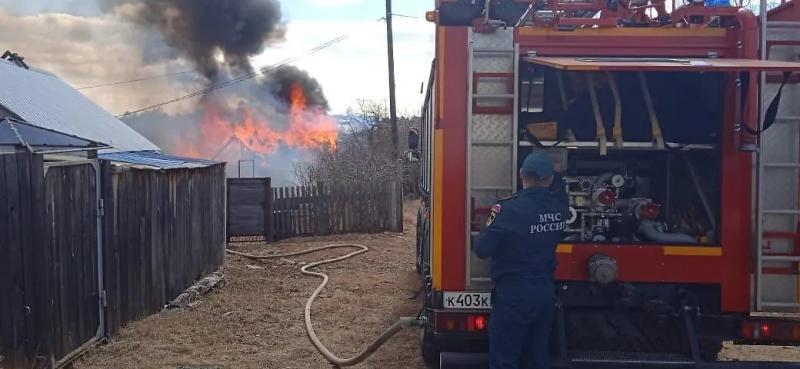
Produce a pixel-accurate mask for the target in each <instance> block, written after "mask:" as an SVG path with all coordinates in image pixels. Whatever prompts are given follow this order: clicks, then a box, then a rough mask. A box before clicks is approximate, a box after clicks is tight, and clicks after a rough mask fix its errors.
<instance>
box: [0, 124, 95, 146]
mask: <svg viewBox="0 0 800 369" xmlns="http://www.w3.org/2000/svg"><path fill="white" fill-rule="evenodd" d="M0 145H8V146H17V145H24V146H27V147H37V148H38V147H55V148H91V147H95V148H97V147H104V146H106V145H105V144H103V143H99V142H93V141H89V140H84V139H82V138H79V137H75V136H71V135H68V134H64V133H61V132H56V131H52V130H49V129H45V128H42V127H39V126H34V125H31V124H28V123H25V122H19V121H16V120H13V119H9V118H4V119H0Z"/></svg>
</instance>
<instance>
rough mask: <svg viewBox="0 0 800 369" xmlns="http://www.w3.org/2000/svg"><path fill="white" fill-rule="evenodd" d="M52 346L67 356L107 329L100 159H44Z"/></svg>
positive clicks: (60, 355)
mask: <svg viewBox="0 0 800 369" xmlns="http://www.w3.org/2000/svg"><path fill="white" fill-rule="evenodd" d="M44 171H45V176H44V184H45V186H44V187H45V196H44V202H45V209H46V210H45V211H46V219H47V227H48V230H47V233H48V240H47V241H46V242H45V245H46V246H47V249H48V250H47V257H48V258H49V259H48V260H47V261H46V263H45V265H46V268H47V271H46V272H45V273H46V275H48V276H49V277H50V278H49V279H50V283H51V284H50V285H51V286H52V288H51V289H50V294H51V296H53V298H52V300H51V305H50V309H51V311H50V319H51V320H52V327H53V328H52V329H53V332H52V333H53V334H52V345H53V347H52V349H53V351H52V352H53V353H54V356H55V360H56V361H58V362H66V361H69V360H71V359H72V357H73V356H74V355H75V354H77V353H79V352H81V351H82V350H83V348H84V347H86V346H88V345H90V344H92V343H93V342H95V341H96V340H98V339H100V338H102V337H103V335H104V334H105V331H104V330H105V326H104V324H105V323H104V322H105V316H104V315H105V311H104V308H103V302H104V289H103V268H102V260H103V255H102V247H101V246H102V236H101V233H100V229H101V227H102V219H101V217H102V213H101V212H102V208H101V205H102V203H101V201H100V200H99V199H100V192H99V190H100V186H99V183H100V181H99V174H100V170H99V163H98V161H97V160H80V161H69V162H56V163H45V165H44Z"/></svg>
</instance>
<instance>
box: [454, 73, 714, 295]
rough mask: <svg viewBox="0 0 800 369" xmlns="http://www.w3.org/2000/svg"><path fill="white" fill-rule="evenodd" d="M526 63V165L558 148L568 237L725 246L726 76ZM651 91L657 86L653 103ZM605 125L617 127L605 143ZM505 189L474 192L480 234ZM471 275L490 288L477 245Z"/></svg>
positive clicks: (521, 133) (573, 241)
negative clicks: (723, 149)
mask: <svg viewBox="0 0 800 369" xmlns="http://www.w3.org/2000/svg"><path fill="white" fill-rule="evenodd" d="M523 65H524V66H521V68H520V69H521V76H520V86H519V87H520V91H521V93H520V101H519V102H518V106H519V111H518V120H517V121H518V123H517V130H518V135H517V137H518V145H517V147H516V153H517V157H516V160H515V162H516V163H517V168H516V169H517V170H518V169H519V165H521V163H522V161H523V160H524V158H525V156H526V155H527V154H528V153H530V152H531V151H533V150H546V151H548V152H550V153H551V154H552V155H553V156H554V158H555V160H556V162H557V163H558V164H557V165H558V167H559V169H560V171H561V173H562V175H563V180H564V190H565V191H566V192H567V193H568V195H569V199H570V214H569V215H568V217H567V219H566V227H565V232H564V236H563V240H562V242H563V243H564V244H570V245H581V244H606V245H618V246H620V247H627V246H634V247H640V246H654V247H655V246H695V247H703V246H709V247H713V246H720V245H721V242H720V238H721V237H720V226H719V225H720V224H721V218H720V217H721V211H720V209H721V203H720V202H721V188H722V186H721V178H722V173H721V170H722V169H721V168H722V157H721V148H720V140H721V139H720V136H721V131H722V124H723V121H724V120H725V119H723V118H726V117H723V111H724V109H723V107H724V104H723V94H724V93H723V92H724V90H725V88H724V86H725V84H726V75H725V74H723V73H689V72H646V73H641V74H640V73H638V72H615V73H608V74H605V73H591V72H561V71H555V70H554V69H552V68H547V67H541V66H535V67H534V66H530V65H528V64H524V63H523ZM589 73H591V74H593V75H594V78H593V79H591V80H590V79H588V78H587V75H588V74H589ZM642 80H644V81H645V83H644V84H643V83H642ZM612 81H613V82H612ZM590 82H591V83H590ZM612 83H613V88H612ZM645 86H646V87H647V88H646V89H644V87H645ZM589 87H591V88H592V89H594V94H591V93H589ZM644 91H648V92H652V93H651V94H650V98H649V100H651V102H652V104H648V103H647V101H645V100H648V99H646V98H644V95H645V92H644ZM592 95H594V96H592ZM592 100H593V101H592ZM595 105H596V106H595ZM618 111H619V113H618ZM728 123H730V122H728ZM600 125H601V126H602V127H604V129H605V132H606V133H607V134H606V135H604V136H603V137H605V139H606V140H607V147H606V148H605V150H603V149H602V148H601V142H600V139H599V137H600V136H599V135H598V134H597V130H598V128H599V127H598V126H600ZM656 125H657V127H658V128H657V129H654V127H655V126H656ZM620 128H621V130H620ZM654 131H658V132H655V133H654ZM656 135H660V136H661V137H662V139H663V144H660V143H659V141H658V140H657V139H656V137H654V136H656ZM473 178H474V177H473ZM519 188H521V182H520V181H519V180H517V189H519ZM504 196H507V194H505V193H503V192H502V191H497V192H495V193H492V194H488V193H487V192H486V191H482V192H475V193H474V194H473V198H472V206H473V209H472V212H471V213H472V221H471V224H472V235H473V237H474V236H475V235H477V232H478V231H479V230H480V229H482V227H483V226H484V224H485V220H486V215H487V214H488V207H490V206H491V205H492V204H494V202H495V201H497V199H499V198H502V197H504ZM576 247H577V246H576ZM601 261H602V262H603V263H606V264H608V265H610V266H611V267H613V268H614V270H612V271H611V272H612V273H613V274H614V275H613V276H611V277H610V280H608V281H606V282H611V281H614V280H615V279H616V274H617V271H616V268H618V267H619V268H625V267H627V266H626V265H619V266H617V265H616V264H615V263H616V262H615V261H614V260H601ZM642 262H647V261H646V260H643V261H642ZM587 267H589V265H587ZM469 273H470V283H469V288H470V289H472V290H485V289H486V288H488V287H490V286H489V278H488V277H489V270H488V265H487V263H486V262H485V261H483V260H480V259H478V258H477V257H476V256H475V255H474V254H472V253H470V261H469Z"/></svg>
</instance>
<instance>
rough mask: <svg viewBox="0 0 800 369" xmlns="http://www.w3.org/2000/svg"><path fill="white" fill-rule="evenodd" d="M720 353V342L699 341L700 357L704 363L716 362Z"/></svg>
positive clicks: (710, 340) (714, 340)
mask: <svg viewBox="0 0 800 369" xmlns="http://www.w3.org/2000/svg"><path fill="white" fill-rule="evenodd" d="M721 351H722V341H720V340H716V339H700V357H702V358H703V360H705V361H716V360H717V357H718V356H719V353H720V352H721Z"/></svg>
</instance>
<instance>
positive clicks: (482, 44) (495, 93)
mask: <svg viewBox="0 0 800 369" xmlns="http://www.w3.org/2000/svg"><path fill="white" fill-rule="evenodd" d="M497 32H504V31H503V30H498V31H497ZM507 36H509V37H506V38H503V35H502V34H497V33H496V34H494V36H493V35H492V34H477V33H475V32H473V31H472V30H470V31H469V36H468V39H469V47H468V60H467V74H468V76H467V88H468V89H469V93H468V94H467V122H466V123H467V124H466V125H467V127H466V132H467V134H466V139H467V150H466V157H467V168H466V169H467V173H466V190H467V191H466V192H467V194H466V199H465V206H466V209H467V219H466V224H465V232H466V237H467V240H468V246H469V244H471V240H472V238H473V237H474V236H476V235H477V232H473V231H472V229H471V228H472V227H471V225H472V206H473V204H472V201H473V195H475V194H476V193H478V194H481V193H482V194H488V193H493V192H494V193H499V194H503V196H505V195H510V194H512V193H513V192H514V190H515V189H516V165H517V145H516V142H517V129H516V122H517V110H518V109H519V106H518V96H519V91H518V90H519V80H518V78H519V77H518V75H519V71H518V68H519V46H518V45H516V44H514V41H513V37H512V36H513V35H507ZM493 37H495V38H494V39H492V38H493ZM512 46H513V47H512ZM500 65H503V67H500ZM509 66H510V67H509ZM507 68H508V69H507ZM481 74H485V75H481ZM476 76H477V77H476ZM476 78H477V81H476ZM503 81H508V83H509V89H511V86H510V85H511V84H513V89H511V91H508V92H506V91H503V90H501V89H499V88H498V86H500V85H502V84H503ZM484 87H485V89H484ZM493 87H494V88H493ZM481 104H486V105H485V106H487V107H488V106H492V107H493V106H494V105H499V104H504V105H505V106H510V107H511V111H509V112H508V113H507V114H506V113H493V114H489V113H486V112H483V111H482V110H479V111H475V109H476V108H475V107H476V106H480V105H481ZM480 116H482V117H480ZM488 116H493V118H487V117H488ZM494 116H499V118H495V117H494ZM476 117H479V118H481V120H478V121H476ZM486 119H489V120H490V121H491V122H490V123H491V124H492V125H491V126H489V127H493V128H496V129H502V130H503V131H504V132H509V135H508V136H503V135H499V136H498V135H493V134H488V135H486V134H484V135H481V133H487V132H488V131H486V130H485V129H481V127H479V126H477V127H476V124H486V123H487V120H486ZM507 125H508V126H507ZM476 128H477V129H476ZM506 129H507V130H508V131H506ZM481 136H482V137H481ZM475 150H503V151H506V150H507V152H508V155H510V157H506V156H505V155H506V154H502V156H503V161H504V162H503V163H502V164H498V168H497V170H502V169H501V167H503V168H504V167H505V165H509V166H510V168H508V169H509V170H510V171H511V173H510V181H509V183H500V182H496V181H495V182H496V183H495V182H492V181H489V182H487V181H483V180H482V181H481V183H473V175H474V174H475V173H473V171H474V170H475V169H476V168H474V167H475V166H476V165H480V164H476V163H474V162H473V155H474V152H475ZM486 152H492V151H486ZM498 153H499V151H497V152H496V153H495V155H499V154H498ZM484 169H485V168H484ZM499 174H500V172H498V173H494V174H487V175H488V176H491V177H498V176H499ZM505 176H506V175H505V174H503V175H502V176H500V177H505ZM501 182H504V181H501ZM476 197H479V196H476ZM482 205H485V204H482ZM467 255H468V258H467V260H466V264H467V265H466V281H465V282H466V286H467V288H468V289H469V288H470V286H471V285H472V284H474V283H478V284H486V283H487V282H488V281H489V279H488V276H483V275H476V276H473V270H472V257H473V256H472V253H471V252H470V250H467ZM477 274H481V273H477Z"/></svg>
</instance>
